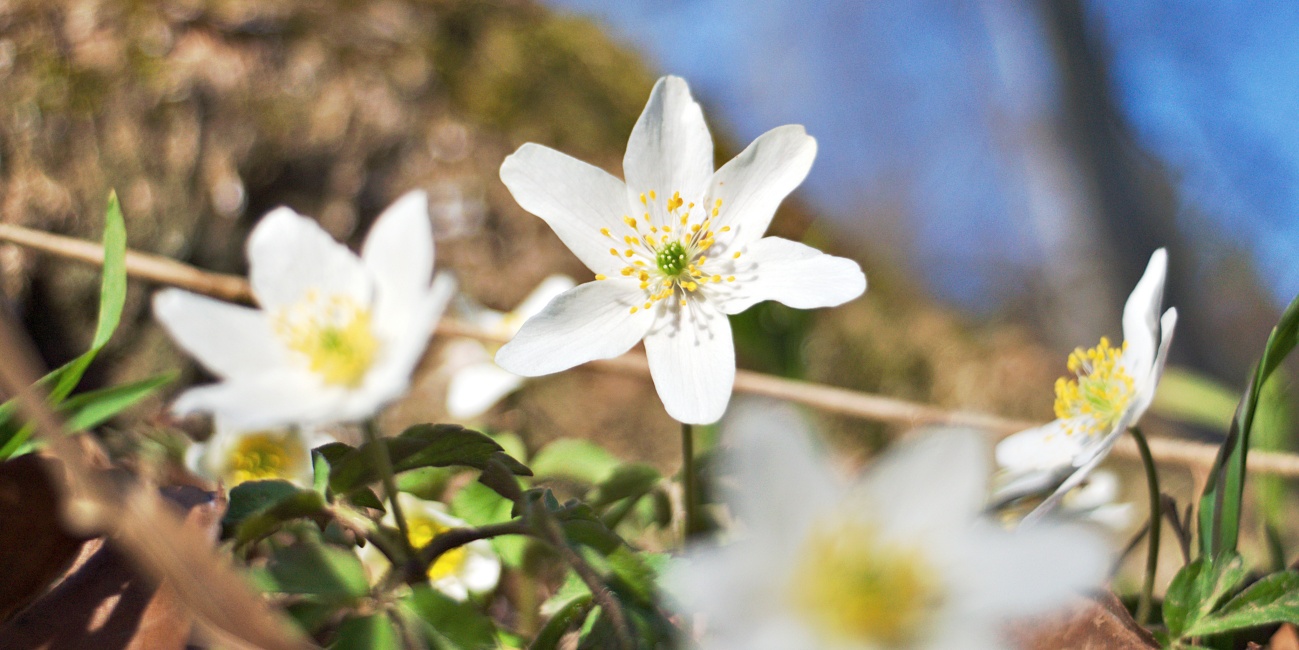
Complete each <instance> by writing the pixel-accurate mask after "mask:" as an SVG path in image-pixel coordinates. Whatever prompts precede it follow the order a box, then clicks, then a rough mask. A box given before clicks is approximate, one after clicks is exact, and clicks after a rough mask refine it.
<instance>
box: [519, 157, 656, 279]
mask: <svg viewBox="0 0 1299 650" xmlns="http://www.w3.org/2000/svg"><path fill="white" fill-rule="evenodd" d="M501 182H503V183H505V186H506V187H507V188H509V190H510V193H511V194H513V195H514V200H515V201H518V202H519V205H520V206H522V207H523V209H524V210H527V211H528V212H531V213H532V214H535V215H537V216H538V217H541V218H542V219H543V220H544V221H545V222H546V223H547V224H548V225H549V226H550V228H551V230H554V231H555V234H556V235H558V236H559V239H560V241H562V242H564V245H565V246H568V249H569V250H571V251H573V254H574V255H576V256H577V258H578V259H580V260H582V263H583V264H585V265H586V266H587V268H589V269H591V270H592V271H595V272H596V273H601V272H604V271H608V270H609V269H611V268H621V262H619V261H616V260H615V259H614V258H613V256H612V255H610V254H609V249H610V247H612V246H621V245H622V242H621V241H617V242H615V241H614V240H612V239H610V238H608V237H605V236H604V235H602V234H600V229H601V228H606V227H610V228H611V227H616V226H621V225H622V221H621V219H622V217H623V215H625V214H627V212H628V209H629V207H630V206H628V204H627V189H626V186H624V185H623V183H622V181H620V180H618V179H617V178H615V177H613V176H611V175H610V174H609V173H608V172H606V171H604V170H603V169H600V168H598V167H594V166H592V165H588V164H586V163H584V162H582V161H580V160H578V159H576V158H573V157H571V156H568V155H566V154H562V153H560V152H558V151H555V150H554V149H550V148H548V147H543V146H541V145H538V144H532V143H528V144H525V145H523V146H522V147H519V150H518V151H515V152H514V153H512V154H510V156H509V157H508V158H506V159H505V162H503V163H501Z"/></svg>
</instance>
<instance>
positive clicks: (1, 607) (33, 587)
mask: <svg viewBox="0 0 1299 650" xmlns="http://www.w3.org/2000/svg"><path fill="white" fill-rule="evenodd" d="M57 467H58V463H57V461H53V460H49V459H45V458H41V457H40V456H36V455H35V454H29V455H26V456H19V457H18V458H14V459H12V460H8V461H5V462H3V463H0V566H2V567H4V579H3V580H0V622H3V621H5V620H8V619H9V617H10V616H11V615H12V614H13V613H14V612H17V611H18V610H19V609H22V608H23V607H24V606H26V605H27V603H29V602H31V601H32V600H34V599H35V598H36V597H37V596H39V595H41V593H42V592H43V591H45V589H46V588H47V587H48V586H49V585H50V583H52V582H54V580H55V579H56V578H58V577H59V576H60V575H62V574H63V572H64V571H65V570H67V568H68V566H70V565H71V564H72V561H73V560H75V559H76V557H77V552H78V550H80V548H81V545H82V544H83V543H84V542H85V539H84V538H81V537H77V536H74V535H71V534H69V533H68V532H67V531H65V530H64V528H63V526H62V525H61V524H60V522H59V503H58V493H57V491H56V488H55V486H54V485H53V484H51V482H50V478H49V474H48V473H47V472H48V471H49V470H54V471H61V470H58V469H56V468H57Z"/></svg>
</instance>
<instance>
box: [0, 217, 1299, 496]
mask: <svg viewBox="0 0 1299 650" xmlns="http://www.w3.org/2000/svg"><path fill="white" fill-rule="evenodd" d="M0 242H10V243H13V244H17V245H19V246H25V247H27V248H31V249H34V250H39V251H42V252H46V253H50V254H53V255H58V256H60V257H64V258H68V259H74V260H80V261H83V262H87V263H90V264H102V263H103V248H102V247H101V246H100V245H99V244H98V243H95V242H90V241H86V240H82V239H76V238H73V237H65V236H62V235H55V234H52V233H47V232H43V231H39V230H33V229H30V228H24V227H22V226H15V225H12V224H0ZM126 271H127V273H128V274H130V275H131V276H132V277H135V278H139V279H143V280H148V281H151V282H157V283H160V284H166V285H171V286H175V287H180V288H182V289H188V290H190V291H194V292H197V293H202V294H206V295H209V296H213V297H215V298H221V299H224V300H231V301H235V302H245V303H249V302H252V298H253V296H252V290H251V289H250V288H249V285H248V281H247V280H245V279H244V278H242V277H239V276H234V275H225V274H220V273H210V272H207V271H204V270H202V269H198V268H195V267H193V266H190V265H188V264H183V263H181V262H177V261H175V260H172V259H170V258H167V257H161V256H158V255H151V254H148V253H141V252H138V251H127V254H126ZM437 333H438V334H440V335H442V336H459V337H465V338H472V339H477V340H480V341H485V342H489V343H505V339H504V338H502V337H500V336H499V335H496V334H492V333H488V332H483V331H480V330H478V329H475V328H473V327H470V326H469V325H466V324H464V323H459V322H456V321H453V320H449V319H443V320H442V322H440V323H439V324H438V327H437ZM588 366H589V367H590V368H593V369H596V370H600V371H605V372H616V373H620V374H632V375H639V376H642V377H646V378H648V377H649V365H648V364H647V363H646V361H645V356H644V355H642V354H637V353H629V354H625V355H623V356H621V357H618V358H615V359H605V360H602V361H595V362H592V363H590V364H588ZM735 391H736V392H739V393H748V394H752V395H762V396H764V397H774V398H776V399H781V400H785V401H789V402H795V403H798V404H803V405H805V406H810V407H813V408H817V409H820V410H822V411H824V412H826V413H834V414H837V415H846V416H850V417H857V418H862V419H865V420H873V421H878V422H888V423H891V424H899V425H904V426H909V427H914V426H921V425H949V426H965V427H972V428H977V429H984V430H987V431H990V432H993V433H995V434H998V435H999V436H1005V435H1009V434H1011V433H1014V432H1016V431H1022V430H1024V429H1028V428H1031V427H1034V426H1038V425H1040V424H1041V423H1040V422H1033V421H1029V420H1016V419H1011V418H1003V417H999V416H996V415H990V414H986V413H975V412H971V411H961V410H950V409H945V408H942V407H938V406H932V405H929V404H918V403H915V402H908V401H906V400H900V399H895V398H892V397H885V396H883V395H872V394H870V393H863V392H859V391H854V390H849V389H846V388H838V387H834V386H826V385H823V384H815V383H812V382H806V381H797V380H793V379H784V378H781V377H774V376H771V375H764V374H761V373H756V372H751V371H747V370H738V371H736V373H735ZM1148 442H1149V444H1150V452H1151V454H1153V455H1154V457H1155V459H1156V460H1157V461H1159V462H1161V463H1169V464H1175V465H1184V466H1188V467H1197V468H1204V469H1207V468H1209V467H1212V466H1213V463H1214V460H1215V459H1216V457H1217V455H1218V448H1217V447H1216V446H1215V445H1211V444H1206V443H1202V442H1194V441H1190V440H1180V439H1175V438H1149V439H1148ZM1112 453H1113V454H1114V455H1115V456H1119V457H1123V458H1129V459H1134V460H1135V459H1138V458H1139V457H1140V454H1139V453H1138V451H1137V446H1136V443H1135V442H1133V441H1132V440H1131V439H1128V438H1126V437H1125V438H1121V439H1119V441H1118V443H1117V444H1115V445H1114V450H1113V452H1112ZM1249 469H1250V471H1252V472H1259V473H1263V474H1275V475H1278V476H1285V477H1290V478H1299V455H1296V454H1287V453H1281V452H1268V451H1251V452H1250V454H1249Z"/></svg>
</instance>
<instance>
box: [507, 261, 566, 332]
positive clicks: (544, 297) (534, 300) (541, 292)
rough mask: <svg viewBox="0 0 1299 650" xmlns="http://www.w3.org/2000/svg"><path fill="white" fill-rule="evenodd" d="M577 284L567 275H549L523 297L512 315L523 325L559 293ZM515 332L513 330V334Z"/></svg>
mask: <svg viewBox="0 0 1299 650" xmlns="http://www.w3.org/2000/svg"><path fill="white" fill-rule="evenodd" d="M575 286H577V283H576V282H574V281H573V278H570V277H568V276H567V275H559V274H556V275H551V276H548V277H546V279H545V280H542V281H541V283H540V284H538V285H537V288H536V289H533V290H532V293H530V294H528V297H527V298H524V299H523V302H520V303H519V305H518V306H517V307H515V308H514V311H512V312H510V315H511V316H513V317H514V318H515V319H517V320H518V323H519V324H520V325H521V324H522V322H523V321H525V320H527V319H529V318H532V317H533V316H536V315H537V314H540V313H541V310H542V309H545V307H546V305H548V304H550V301H551V300H554V299H555V298H556V297H557V296H559V294H561V293H564V292H565V291H568V290H569V289H572V288H573V287H575ZM513 333H514V332H511V334H513Z"/></svg>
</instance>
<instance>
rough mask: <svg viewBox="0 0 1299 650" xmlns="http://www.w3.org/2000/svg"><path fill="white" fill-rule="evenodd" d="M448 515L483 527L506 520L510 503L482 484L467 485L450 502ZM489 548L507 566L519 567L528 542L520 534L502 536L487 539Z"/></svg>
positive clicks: (508, 515) (510, 508)
mask: <svg viewBox="0 0 1299 650" xmlns="http://www.w3.org/2000/svg"><path fill="white" fill-rule="evenodd" d="M450 505H451V514H453V515H455V516H456V517H459V518H461V519H463V520H465V521H466V522H468V523H469V525H471V526H486V525H488V524H496V523H501V522H504V521H509V520H510V518H511V517H510V512H511V510H513V508H514V504H513V503H512V502H511V501H510V500H508V499H506V498H505V497H502V496H501V495H499V494H497V493H496V492H495V491H494V490H492V489H491V488H489V487H487V486H486V485H483V484H482V483H469V484H468V485H465V486H464V487H463V488H461V489H460V490H459V491H457V492H456V494H455V497H453V498H452V499H451V504H450ZM491 543H492V547H493V548H494V549H496V554H497V555H499V556H500V558H501V561H502V562H504V563H505V564H506V565H508V566H519V564H521V563H522V562H523V552H524V549H525V548H526V546H527V544H528V539H527V538H526V537H523V536H520V535H503V536H500V537H494V538H492V539H491Z"/></svg>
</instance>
